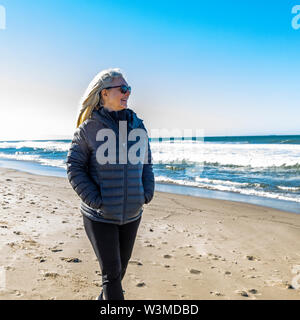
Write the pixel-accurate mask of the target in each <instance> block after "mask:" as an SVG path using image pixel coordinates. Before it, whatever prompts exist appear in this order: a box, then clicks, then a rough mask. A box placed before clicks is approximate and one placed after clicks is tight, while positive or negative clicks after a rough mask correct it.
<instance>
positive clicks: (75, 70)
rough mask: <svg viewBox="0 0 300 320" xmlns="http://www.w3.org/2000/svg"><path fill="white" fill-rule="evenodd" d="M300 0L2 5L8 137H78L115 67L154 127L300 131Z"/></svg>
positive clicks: (0, 55) (1, 93) (15, 1)
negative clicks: (90, 91) (88, 104)
mask: <svg viewBox="0 0 300 320" xmlns="http://www.w3.org/2000/svg"><path fill="white" fill-rule="evenodd" d="M296 4H300V0H298V1H297V0H296V1H287V0H280V1H279V0H277V1H257V0H251V1H250V0H249V1H248V0H243V1H233V0H232V1H230V0H226V1H225V0H224V1H217V0H216V1H199V0H198V1H189V0H186V1H176V0H172V1H163V0H159V1H157V0H151V1H148V0H143V1H135V0H130V1H128V0H127V1H119V0H114V1H108V0H106V1H102V0H97V1H87V0H77V1H74V0H73V1H69V0H62V1H55V0H51V1H50V0H43V1H33V0H26V1H21V0H8V1H5V0H0V5H2V6H3V7H4V8H5V10H6V29H5V30H0V48H1V50H0V59H1V62H0V66H1V70H0V108H1V109H0V110H1V113H0V115H1V120H2V123H1V127H0V140H5V139H46V138H52V139H53V138H71V137H72V136H73V133H74V131H75V122H76V115H77V110H78V103H79V99H80V97H81V95H82V94H83V93H84V90H85V89H86V87H87V86H88V84H89V82H90V81H91V80H92V78H93V77H94V76H95V75H96V74H97V73H98V72H99V71H101V70H102V69H105V68H109V67H119V68H121V69H122V70H123V71H124V73H125V75H126V78H127V81H128V83H129V84H130V85H131V86H132V94H131V97H130V99H129V104H128V105H129V107H130V108H132V109H133V110H134V111H135V112H136V113H137V114H138V116H140V117H141V118H142V119H144V123H145V125H146V127H147V128H148V130H149V131H151V129H159V128H167V129H172V128H179V129H197V128H198V129H202V130H203V132H204V135H205V136H219V135H252V134H253V135H255V134H258V135H259V134H300V81H299V74H300V72H299V71H300V59H299V57H300V29H298V30H295V29H293V28H292V25H291V21H292V19H293V17H294V16H295V15H294V14H292V7H293V6H294V5H296ZM299 24H300V19H299ZM150 133H151V132H150Z"/></svg>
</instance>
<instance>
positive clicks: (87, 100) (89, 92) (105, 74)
mask: <svg viewBox="0 0 300 320" xmlns="http://www.w3.org/2000/svg"><path fill="white" fill-rule="evenodd" d="M121 77H123V78H124V79H125V77H124V76H123V74H122V72H121V70H120V69H119V68H110V69H106V70H102V71H100V72H99V73H98V74H97V75H96V76H95V77H94V79H93V80H92V81H91V82H90V84H89V85H88V87H87V89H86V91H85V93H84V95H83V96H82V98H81V99H80V103H79V115H78V117H77V124H76V128H78V127H79V126H80V125H81V124H82V123H83V122H84V121H85V120H86V119H89V118H90V117H91V115H92V112H93V110H94V109H98V108H99V105H102V104H103V101H102V97H101V90H103V89H105V88H107V87H109V85H110V84H111V83H112V81H113V80H114V79H115V78H121Z"/></svg>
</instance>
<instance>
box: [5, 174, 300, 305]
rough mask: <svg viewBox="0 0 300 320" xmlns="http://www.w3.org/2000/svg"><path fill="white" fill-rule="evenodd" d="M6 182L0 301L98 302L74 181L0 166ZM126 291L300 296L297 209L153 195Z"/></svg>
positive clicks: (165, 295)
mask: <svg viewBox="0 0 300 320" xmlns="http://www.w3.org/2000/svg"><path fill="white" fill-rule="evenodd" d="M0 182H1V183H0V195H1V196H0V200H1V206H0V208H1V209H0V210H1V211H0V212H1V213H0V239H1V242H0V278H1V277H2V278H1V279H0V299H95V297H96V296H97V295H98V294H99V292H100V291H101V282H102V281H101V271H100V267H99V264H98V262H97V260H96V256H95V254H94V252H93V249H92V246H91V244H90V242H89V240H88V238H87V236H86V234H85V230H84V228H83V223H82V216H81V213H80V211H79V206H80V199H79V197H78V196H77V195H76V193H75V192H74V190H73V189H72V188H71V186H70V184H69V182H68V180H67V179H66V178H59V177H47V176H38V175H34V174H30V173H25V172H20V171H16V170H13V169H4V168H0ZM3 277H5V283H4V282H3ZM3 283H4V285H3ZM123 289H124V290H125V291H126V292H125V299H129V300H131V299H138V300H139V299H145V300H155V299H176V300H179V299H180V300H188V299H197V300H207V299H245V300H249V299H250V300H251V299H300V215H299V214H295V213H288V212H284V211H280V210H276V209H272V208H267V207H262V206H256V205H253V204H246V203H238V202H232V201H225V200H215V199H205V198H199V197H193V196H187V195H177V194H171V193H164V192H155V196H154V198H153V200H152V201H151V203H150V204H148V205H145V207H144V213H143V216H142V221H141V224H140V228H139V230H138V234H137V239H136V243H135V247H134V250H133V255H132V257H131V261H130V262H129V265H128V268H127V273H126V275H125V278H124V280H123Z"/></svg>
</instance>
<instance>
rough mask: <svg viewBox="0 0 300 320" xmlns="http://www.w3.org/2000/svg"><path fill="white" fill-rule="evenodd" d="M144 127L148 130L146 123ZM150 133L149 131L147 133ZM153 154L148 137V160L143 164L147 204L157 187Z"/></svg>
mask: <svg viewBox="0 0 300 320" xmlns="http://www.w3.org/2000/svg"><path fill="white" fill-rule="evenodd" d="M143 129H144V130H145V131H146V132H147V130H146V128H145V126H144V124H143ZM147 135H148V133H147ZM152 160H153V159H152V154H151V148H150V142H149V138H148V161H145V164H144V165H143V176H142V180H143V186H144V191H145V204H147V203H149V202H150V201H151V200H152V198H153V195H154V188H155V180H154V173H153V163H152Z"/></svg>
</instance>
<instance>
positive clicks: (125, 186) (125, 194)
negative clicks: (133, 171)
mask: <svg viewBox="0 0 300 320" xmlns="http://www.w3.org/2000/svg"><path fill="white" fill-rule="evenodd" d="M124 189H125V190H124V191H125V192H124V212H123V217H122V224H123V222H124V220H125V215H126V201H127V165H126V164H124Z"/></svg>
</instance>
